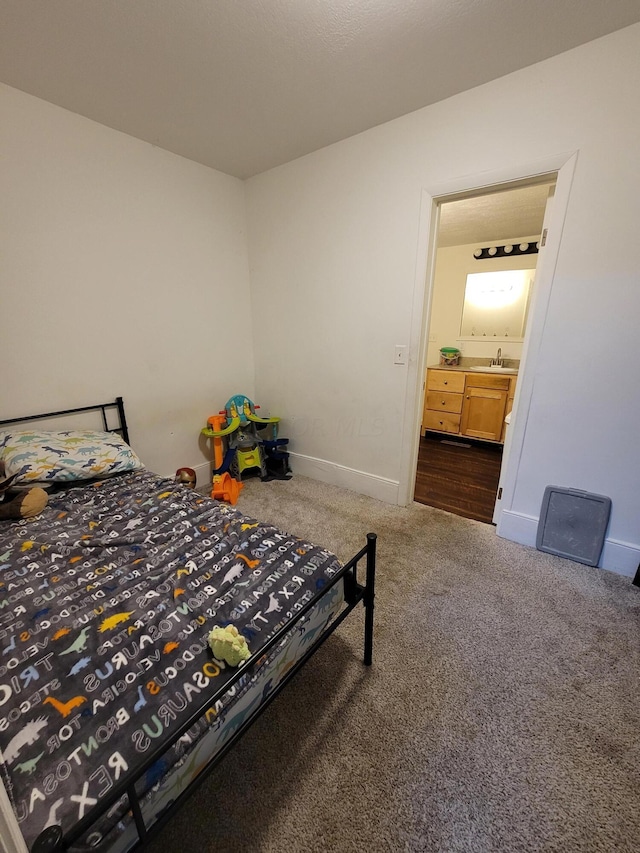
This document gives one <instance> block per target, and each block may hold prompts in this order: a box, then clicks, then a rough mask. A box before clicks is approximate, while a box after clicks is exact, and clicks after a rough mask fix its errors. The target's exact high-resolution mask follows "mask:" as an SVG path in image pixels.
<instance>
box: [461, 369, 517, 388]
mask: <svg viewBox="0 0 640 853" xmlns="http://www.w3.org/2000/svg"><path fill="white" fill-rule="evenodd" d="M466 377H467V388H495V389H496V390H497V391H508V390H509V384H510V382H511V377H510V376H492V375H491V374H490V373H467V374H466Z"/></svg>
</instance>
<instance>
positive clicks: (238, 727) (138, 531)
mask: <svg viewBox="0 0 640 853" xmlns="http://www.w3.org/2000/svg"><path fill="white" fill-rule="evenodd" d="M80 415H81V416H83V417H84V416H85V415H90V416H94V415H96V416H97V417H98V418H99V419H100V421H101V423H100V424H99V427H100V429H95V428H94V429H93V430H89V431H88V430H77V429H66V428H64V429H63V428H61V427H60V419H63V418H67V419H69V418H72V419H75V418H77V417H78V416H80ZM31 422H36V423H35V424H32V423H31ZM40 423H44V424H45V425H46V426H47V431H45V432H42V431H41V430H40V429H39V426H38V424H40ZM52 423H53V424H57V426H54V427H52V426H51V424H52ZM62 423H64V424H65V427H66V420H63V421H62ZM128 440H129V435H128V428H127V422H126V416H125V410H124V404H123V401H122V398H117V399H116V400H115V401H114V402H108V403H101V404H98V405H96V406H88V407H82V408H79V409H67V410H64V411H60V412H48V413H45V414H43V415H34V416H29V417H28V418H20V419H17V418H15V419H11V420H9V421H0V458H1V459H2V460H3V461H4V462H5V463H6V464H7V473H11V472H12V471H13V472H14V473H15V472H16V471H17V472H19V474H20V476H19V477H17V480H19V481H20V485H21V486H22V487H23V488H28V487H31V486H33V485H34V484H35V483H38V484H40V485H44V486H45V488H47V489H48V490H49V495H48V497H49V501H48V505H47V507H46V508H45V510H44V511H43V512H42V513H41V514H40V515H38V516H36V517H34V518H27V519H21V520H15V521H2V522H0V584H1V585H0V750H1V753H2V756H1V757H2V761H1V763H0V769H1V770H2V778H3V783H4V788H5V791H6V793H7V795H8V798H9V800H10V802H11V806H12V809H13V813H14V814H15V817H16V819H17V821H18V825H19V827H20V832H21V834H22V836H23V838H24V840H25V842H26V844H27V845H28V847H29V849H30V850H33V851H34V853H45V851H54V850H56V851H57V850H67V849H71V850H100V851H107V850H108V851H109V853H122V851H126V850H131V849H138V848H141V847H143V846H144V845H145V843H146V842H147V841H148V840H149V839H150V838H151V837H153V835H155V834H156V833H157V832H158V831H159V829H160V828H161V827H162V826H163V825H164V824H165V823H166V821H167V820H169V819H170V818H171V816H172V815H173V814H174V812H175V810H176V809H177V808H179V807H180V805H181V804H182V802H183V801H184V800H185V799H186V798H187V797H188V796H189V795H190V794H191V792H192V791H193V789H194V788H195V787H196V786H197V785H199V784H200V783H201V782H202V781H203V780H204V778H206V775H207V773H209V772H210V771H211V770H212V769H213V768H214V767H215V766H216V764H217V763H218V762H219V761H220V760H221V759H222V757H224V755H225V754H226V753H227V752H228V751H229V749H231V748H232V747H233V745H234V743H236V742H237V740H238V738H240V737H241V736H242V735H243V734H244V733H245V731H246V730H247V729H248V727H249V726H250V725H251V724H252V723H253V722H254V720H255V719H256V718H257V717H258V716H259V715H260V714H261V713H263V711H264V710H265V709H266V708H267V707H268V705H269V704H270V702H271V701H272V700H273V699H274V698H275V696H276V695H278V693H279V692H280V691H281V690H282V689H283V687H284V686H285V685H286V683H287V682H288V681H289V680H290V679H291V678H292V677H293V676H294V675H295V674H296V673H297V672H298V671H299V669H300V668H301V667H302V666H303V665H304V663H305V662H306V661H307V660H308V659H309V657H310V656H311V655H312V654H313V653H314V652H315V651H316V650H317V649H318V648H319V646H320V645H321V644H322V643H323V642H324V640H325V639H327V637H328V636H330V634H331V633H332V632H333V631H334V630H335V629H336V628H337V627H338V625H339V624H340V623H341V622H342V621H343V619H345V618H346V617H347V616H348V614H349V613H350V612H351V611H352V610H353V609H354V608H355V607H356V606H357V605H359V604H360V603H362V604H363V605H364V608H365V619H364V663H365V664H366V665H370V664H371V662H372V647H373V607H374V584H375V553H376V537H375V535H374V534H368V535H367V538H366V544H365V545H364V547H363V548H362V549H361V550H360V551H359V552H358V553H357V554H355V555H354V557H353V558H352V559H351V560H349V561H348V562H347V563H346V564H344V565H342V564H341V563H340V562H339V561H338V559H337V558H336V557H335V556H334V555H332V554H331V553H329V552H328V551H326V550H325V549H323V548H321V547H319V546H316V545H314V544H313V543H310V542H307V541H305V540H303V539H300V538H298V537H295V536H291V535H289V534H288V533H285V532H284V531H282V530H279V529H278V528H276V527H274V526H272V525H269V524H264V523H262V522H260V521H258V520H255V519H251V518H247V517H245V516H243V515H242V513H241V512H239V511H237V510H235V509H233V508H231V507H229V506H227V505H226V504H222V503H218V502H217V501H213V500H211V499H209V498H206V497H204V496H202V495H200V494H198V493H197V492H195V491H194V490H192V489H190V488H188V487H187V486H185V485H182V484H180V483H178V482H176V481H173V480H168V479H166V478H162V477H159V476H158V475H156V474H153V473H152V472H150V471H148V470H147V469H146V468H144V466H143V465H142V463H141V462H140V460H139V459H138V457H137V456H136V454H135V452H134V451H133V450H132V449H131V448H130V447H129V444H128ZM43 448H46V449H43ZM29 454H33V455H29ZM52 484H53V485H52ZM361 562H363V563H365V564H366V567H365V578H364V582H361V581H360V580H359V578H358V566H359V564H360V563H361ZM214 625H219V626H225V625H234V626H235V627H236V628H237V629H238V631H239V632H240V634H241V635H242V636H244V638H245V639H246V640H247V642H248V645H249V649H250V651H251V657H250V658H249V659H248V660H247V661H246V662H245V663H243V664H242V665H241V666H239V667H230V666H228V665H225V663H224V661H220V660H216V659H215V658H214V657H213V655H212V652H211V650H210V648H209V644H208V634H209V631H210V630H211V629H212V628H213V627H214Z"/></svg>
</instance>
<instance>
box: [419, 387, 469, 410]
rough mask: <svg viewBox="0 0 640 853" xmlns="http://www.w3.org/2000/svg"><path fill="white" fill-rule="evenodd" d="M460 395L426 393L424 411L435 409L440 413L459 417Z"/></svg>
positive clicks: (438, 392) (439, 392)
mask: <svg viewBox="0 0 640 853" xmlns="http://www.w3.org/2000/svg"><path fill="white" fill-rule="evenodd" d="M462 400H463V395H462V394H452V393H451V391H427V395H426V397H425V401H424V406H425V409H435V410H437V411H441V412H453V413H454V414H457V415H459V414H460V412H461V411H462Z"/></svg>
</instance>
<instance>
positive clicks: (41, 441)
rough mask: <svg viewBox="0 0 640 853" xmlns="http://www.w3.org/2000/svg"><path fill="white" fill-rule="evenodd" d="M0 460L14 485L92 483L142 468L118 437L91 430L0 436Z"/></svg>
mask: <svg viewBox="0 0 640 853" xmlns="http://www.w3.org/2000/svg"><path fill="white" fill-rule="evenodd" d="M0 458H1V459H2V461H3V462H4V467H5V475H6V476H7V477H11V476H12V475H14V474H15V475H16V478H15V480H14V483H31V482H38V481H43V482H49V483H63V482H67V483H68V482H72V481H74V480H93V479H94V478H96V477H110V476H111V475H112V474H119V473H120V472H122V471H135V470H137V469H138V468H142V467H143V465H142V462H141V461H140V459H139V458H138V457H137V456H136V454H135V453H134V452H133V450H132V449H131V448H130V447H129V445H128V444H127V443H126V442H125V441H124V439H122V438H120V436H119V435H117V434H116V433H113V432H95V431H92V430H67V431H65V432H50V431H48V430H47V431H45V430H23V431H20V432H0Z"/></svg>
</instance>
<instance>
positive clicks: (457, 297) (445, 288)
mask: <svg viewBox="0 0 640 853" xmlns="http://www.w3.org/2000/svg"><path fill="white" fill-rule="evenodd" d="M539 237H540V235H539V234H525V235H519V236H518V235H514V234H511V235H510V236H508V237H504V238H501V239H499V240H493V241H492V245H496V246H504V245H505V244H507V243H514V244H519V243H535V242H536V241H537V240H539ZM483 245H484V244H480V243H470V244H467V245H462V246H444V247H442V248H441V249H438V251H437V252H436V264H435V274H434V279H433V296H432V300H431V321H430V325H429V345H428V354H427V364H428V365H429V366H431V365H434V364H438V361H439V357H440V355H439V354H440V347H457V348H458V349H459V350H460V353H461V354H462V355H463V356H465V357H468V358H487V359H490V358H493V357H494V356H495V354H496V350H497V348H498V346H499V347H500V348H501V349H502V356H503V358H516V359H520V357H521V355H522V342H521V341H520V342H518V341H514V340H511V341H502V340H501V341H499V342H497V343H496V342H494V341H493V340H492V339H491V338H489V339H488V340H483V339H482V338H480V339H478V340H474V341H467V340H461V339H460V323H461V320H462V309H463V307H464V294H465V287H466V283H467V275H468V274H469V273H476V272H499V271H501V270H526V269H535V267H536V263H537V260H538V256H537V255H515V256H513V257H504V258H485V259H483V260H482V261H480V262H479V261H477V260H476V259H475V258H474V256H473V253H474V251H475V250H476V249H478V248H482V246H483ZM432 338H433V339H434V340H432Z"/></svg>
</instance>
